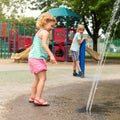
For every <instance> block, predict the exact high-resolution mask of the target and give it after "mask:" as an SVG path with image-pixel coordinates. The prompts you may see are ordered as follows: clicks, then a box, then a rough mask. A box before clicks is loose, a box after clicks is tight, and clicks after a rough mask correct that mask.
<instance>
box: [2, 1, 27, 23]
mask: <svg viewBox="0 0 120 120" xmlns="http://www.w3.org/2000/svg"><path fill="white" fill-rule="evenodd" d="M28 5H29V4H28V1H27V0H0V20H1V21H4V20H5V18H8V17H9V18H11V17H12V18H13V17H19V14H20V13H23V12H24V11H25V9H26V8H27V7H28ZM18 13H19V14H18Z"/></svg>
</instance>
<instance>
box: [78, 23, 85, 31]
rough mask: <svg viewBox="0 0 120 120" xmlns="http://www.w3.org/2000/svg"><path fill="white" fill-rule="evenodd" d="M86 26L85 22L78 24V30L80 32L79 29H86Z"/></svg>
mask: <svg viewBox="0 0 120 120" xmlns="http://www.w3.org/2000/svg"><path fill="white" fill-rule="evenodd" d="M84 29H85V27H84V25H83V24H78V28H77V32H79V30H83V31H84Z"/></svg>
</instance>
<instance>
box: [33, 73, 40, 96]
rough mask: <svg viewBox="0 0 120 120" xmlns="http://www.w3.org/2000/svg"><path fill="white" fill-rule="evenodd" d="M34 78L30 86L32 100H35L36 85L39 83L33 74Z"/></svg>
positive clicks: (36, 76)
mask: <svg viewBox="0 0 120 120" xmlns="http://www.w3.org/2000/svg"><path fill="white" fill-rule="evenodd" d="M34 76H35V79H34V81H33V84H32V92H31V97H32V98H35V95H36V91H37V85H38V82H39V77H38V75H37V74H34Z"/></svg>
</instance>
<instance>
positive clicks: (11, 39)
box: [0, 22, 35, 59]
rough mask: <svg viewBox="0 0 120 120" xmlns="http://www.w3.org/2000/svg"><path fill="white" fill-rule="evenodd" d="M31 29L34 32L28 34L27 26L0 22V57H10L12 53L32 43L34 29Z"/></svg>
mask: <svg viewBox="0 0 120 120" xmlns="http://www.w3.org/2000/svg"><path fill="white" fill-rule="evenodd" d="M31 29H32V28H31ZM32 30H33V29H32ZM33 31H34V33H31V35H28V33H29V34H30V30H29V28H26V27H24V26H23V27H22V26H19V25H17V26H16V25H15V24H11V23H10V22H8V23H2V22H0V58H4V59H6V58H10V57H11V54H12V53H18V52H20V51H22V50H24V49H26V48H28V47H29V46H30V45H31V44H32V41H33V37H34V34H35V29H34V30H33Z"/></svg>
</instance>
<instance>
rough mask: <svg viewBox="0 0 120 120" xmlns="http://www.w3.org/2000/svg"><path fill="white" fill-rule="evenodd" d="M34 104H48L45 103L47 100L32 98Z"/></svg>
mask: <svg viewBox="0 0 120 120" xmlns="http://www.w3.org/2000/svg"><path fill="white" fill-rule="evenodd" d="M34 104H35V105H36V106H49V104H48V103H47V101H45V100H43V99H40V100H37V99H35V100H34Z"/></svg>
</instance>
